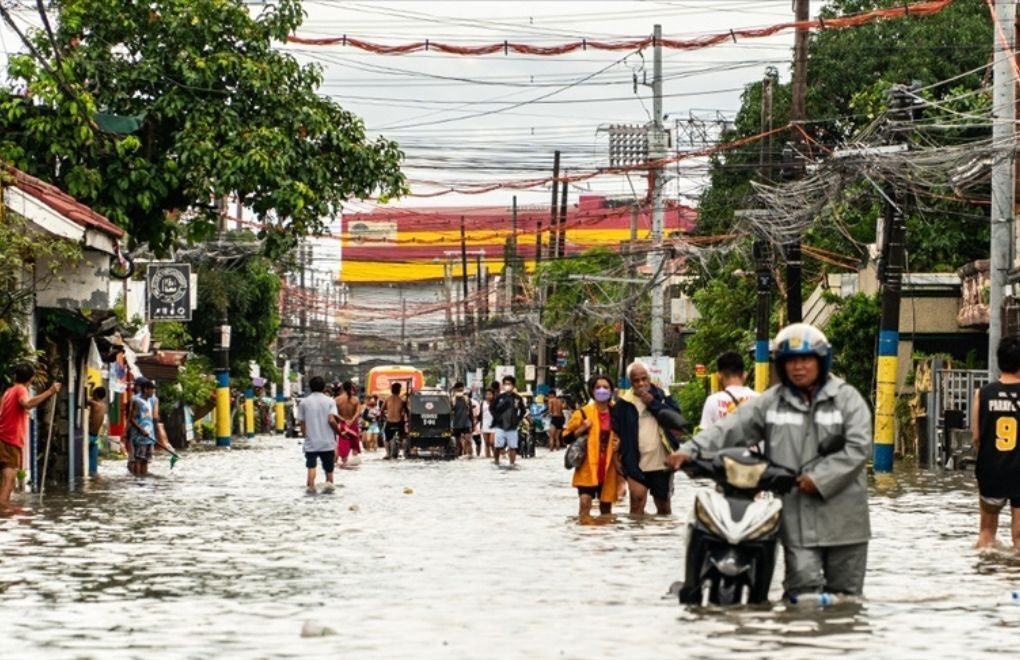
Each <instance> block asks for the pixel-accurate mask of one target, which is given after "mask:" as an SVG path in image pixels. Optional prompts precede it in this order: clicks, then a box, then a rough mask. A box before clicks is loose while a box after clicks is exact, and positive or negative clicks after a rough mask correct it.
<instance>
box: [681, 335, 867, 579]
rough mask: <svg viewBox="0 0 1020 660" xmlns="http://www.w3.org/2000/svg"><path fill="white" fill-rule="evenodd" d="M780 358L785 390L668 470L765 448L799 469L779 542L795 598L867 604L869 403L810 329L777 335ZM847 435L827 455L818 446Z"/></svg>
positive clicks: (709, 435) (697, 442) (752, 404)
mask: <svg viewBox="0 0 1020 660" xmlns="http://www.w3.org/2000/svg"><path fill="white" fill-rule="evenodd" d="M773 359H774V360H775V365H776V370H777V372H778V374H779V378H780V381H781V383H780V384H777V385H775V386H773V387H771V388H770V389H769V390H768V391H766V392H764V393H763V394H762V396H760V397H758V398H756V399H753V400H751V401H748V402H746V403H744V405H742V406H740V407H739V408H737V409H736V410H735V411H734V412H733V413H732V414H730V415H729V416H728V417H726V418H724V419H723V420H722V421H720V422H719V423H718V424H716V425H714V426H712V427H710V428H708V429H705V430H704V431H702V432H701V433H699V434H698V435H697V436H695V437H694V439H693V440H691V441H690V442H687V443H685V444H684V445H683V446H681V447H680V449H679V450H678V451H676V452H675V453H673V454H671V455H670V456H669V457H668V458H667V460H666V462H667V464H668V465H669V466H670V467H672V468H673V469H680V468H681V467H682V466H683V465H684V464H685V463H687V462H688V461H690V460H691V456H692V455H694V454H696V453H700V452H704V453H712V452H715V451H717V450H719V449H722V448H724V447H734V446H739V445H745V446H748V447H750V446H753V445H755V444H757V443H761V445H760V446H762V447H763V448H764V452H765V454H766V455H767V457H768V458H769V459H770V460H771V461H772V462H774V463H777V464H779V465H784V466H787V467H790V468H792V469H794V470H797V469H798V468H799V467H800V466H804V468H803V469H802V470H801V472H800V475H799V476H798V478H797V486H796V487H795V488H794V489H793V490H792V491H791V492H790V493H788V494H786V495H783V496H782V498H783V513H782V522H781V529H780V538H781V539H782V542H783V548H784V550H783V552H784V558H785V560H786V577H785V579H784V581H783V587H784V590H785V594H786V596H787V597H791V596H796V595H798V594H803V593H815V592H826V593H840V594H848V595H854V596H859V595H861V593H862V591H863V588H864V575H865V571H866V569H867V559H868V539H869V538H870V536H871V526H870V522H869V517H868V484H867V475H866V473H865V464H866V463H867V460H868V456H869V455H870V454H871V413H870V411H869V409H868V405H867V403H865V401H864V398H863V397H862V396H861V394H860V393H859V392H858V391H857V390H856V389H855V388H854V387H853V386H852V385H849V384H848V383H846V381H844V380H842V379H841V378H838V377H836V376H833V375H831V374H830V368H831V366H832V348H831V346H830V344H829V341H828V339H827V338H826V337H825V335H824V334H823V333H822V332H821V331H820V330H818V329H817V328H815V327H814V326H811V325H808V324H806V323H795V324H793V325H790V326H788V327H786V328H784V329H783V330H781V331H780V332H779V334H778V335H776V338H775V343H774V349H773ZM834 436H843V437H844V438H845V439H846V443H845V445H844V446H843V448H842V449H841V450H839V451H837V452H835V453H832V454H828V455H824V456H822V455H820V454H819V446H820V445H821V444H822V443H823V442H824V441H825V440H826V438H831V437H834Z"/></svg>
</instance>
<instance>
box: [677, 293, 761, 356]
mask: <svg viewBox="0 0 1020 660" xmlns="http://www.w3.org/2000/svg"><path fill="white" fill-rule="evenodd" d="M754 304H755V290H754V282H753V280H751V279H748V278H737V277H725V276H723V277H718V278H715V279H713V280H711V281H709V282H708V283H707V284H706V285H705V286H704V287H703V288H701V289H700V290H698V291H697V292H696V293H695V294H694V306H695V307H697V309H698V313H699V314H700V315H701V318H700V319H698V320H697V321H695V322H694V334H693V335H692V336H691V338H690V339H688V340H687V358H688V360H689V361H690V362H691V363H693V364H704V365H714V364H715V361H716V358H718V357H719V356H720V355H722V354H723V353H725V352H726V351H737V352H740V353H742V354H743V353H746V352H747V351H748V350H749V349H750V348H751V347H752V346H753V345H754V335H755V333H754V330H755V325H754V324H755V316H754V314H753V313H749V310H754Z"/></svg>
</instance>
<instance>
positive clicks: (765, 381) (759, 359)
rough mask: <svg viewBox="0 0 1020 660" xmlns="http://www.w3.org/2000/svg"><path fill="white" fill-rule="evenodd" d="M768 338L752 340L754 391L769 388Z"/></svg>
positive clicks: (762, 390)
mask: <svg viewBox="0 0 1020 660" xmlns="http://www.w3.org/2000/svg"><path fill="white" fill-rule="evenodd" d="M770 380H771V376H770V373H769V340H768V339H758V340H756V341H755V342H754V391H755V392H764V391H765V390H767V389H768V388H769V381H770Z"/></svg>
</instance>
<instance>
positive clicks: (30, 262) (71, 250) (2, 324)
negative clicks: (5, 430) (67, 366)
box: [0, 171, 82, 389]
mask: <svg viewBox="0 0 1020 660" xmlns="http://www.w3.org/2000/svg"><path fill="white" fill-rule="evenodd" d="M4 176H5V175H4V174H3V172H2V171H0V389H3V387H4V386H6V385H7V384H9V380H8V379H9V378H10V377H11V374H12V373H13V367H14V365H16V364H18V363H20V362H24V361H26V360H32V358H33V357H34V356H33V355H32V354H31V350H30V344H29V342H28V337H26V336H25V334H24V331H23V327H24V323H25V321H26V320H27V318H28V315H29V314H30V313H31V310H32V304H33V301H34V297H35V292H36V291H38V290H40V289H43V288H45V287H46V286H47V284H48V283H50V282H52V281H53V280H55V279H57V278H58V277H59V273H60V271H61V270H63V269H65V268H67V267H68V266H69V265H70V266H72V267H73V266H76V265H77V264H78V263H80V262H81V259H82V249H81V246H80V245H78V244H76V243H73V242H71V241H68V240H64V239H60V238H56V237H54V236H50V235H46V234H42V233H39V232H35V231H32V230H31V229H30V226H29V224H28V222H27V221H26V220H25V219H24V218H22V217H21V216H19V215H17V214H14V213H11V212H9V211H7V209H6V207H5V206H4V204H3V189H2V188H3V184H4ZM41 263H45V264H47V266H46V267H45V268H43V267H40V266H39V264H41Z"/></svg>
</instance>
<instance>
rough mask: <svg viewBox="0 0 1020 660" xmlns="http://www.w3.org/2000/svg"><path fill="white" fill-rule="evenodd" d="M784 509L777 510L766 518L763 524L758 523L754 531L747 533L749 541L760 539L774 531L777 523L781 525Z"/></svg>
mask: <svg viewBox="0 0 1020 660" xmlns="http://www.w3.org/2000/svg"><path fill="white" fill-rule="evenodd" d="M780 514H782V511H776V512H775V513H773V514H772V515H771V516H769V517H768V518H766V519H765V520H764V521H763V522H762V524H760V525H758V526H757V527H756V528H755V529H754V531H753V532H751V533H750V534H748V535H747V540H748V541H753V540H755V539H760V538H761V537H763V536H765V535H766V534H768V533H769V532H771V531H773V530H774V529H775V528H776V526H777V525H779V518H780V517H781V516H780Z"/></svg>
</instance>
